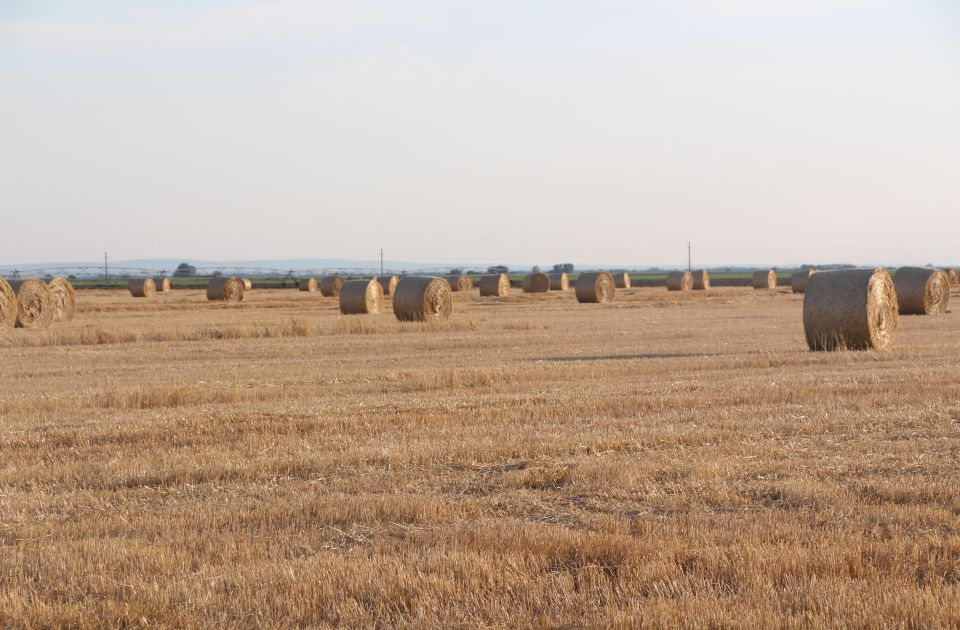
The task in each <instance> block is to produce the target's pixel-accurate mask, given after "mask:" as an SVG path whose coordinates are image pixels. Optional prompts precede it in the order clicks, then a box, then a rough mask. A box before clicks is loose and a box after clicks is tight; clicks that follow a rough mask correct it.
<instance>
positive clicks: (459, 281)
mask: <svg viewBox="0 0 960 630" xmlns="http://www.w3.org/2000/svg"><path fill="white" fill-rule="evenodd" d="M446 279H447V283H448V284H449V285H450V290H451V291H469V290H470V289H472V288H473V280H471V279H470V276H465V275H463V274H460V275H459V276H447V278H446Z"/></svg>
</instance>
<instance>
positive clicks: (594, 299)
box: [576, 271, 617, 304]
mask: <svg viewBox="0 0 960 630" xmlns="http://www.w3.org/2000/svg"><path fill="white" fill-rule="evenodd" d="M576 291H577V302H580V303H581V304H583V303H595V304H596V303H599V304H607V303H609V302H613V298H614V296H615V294H616V292H617V283H616V281H615V280H614V279H613V276H611V275H610V274H609V273H607V272H606V271H598V272H592V273H581V274H580V277H578V278H577V286H576Z"/></svg>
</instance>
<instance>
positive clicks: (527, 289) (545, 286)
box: [520, 271, 550, 293]
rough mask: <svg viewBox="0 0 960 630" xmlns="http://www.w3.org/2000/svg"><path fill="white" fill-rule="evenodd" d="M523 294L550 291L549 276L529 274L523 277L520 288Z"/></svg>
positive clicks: (538, 273)
mask: <svg viewBox="0 0 960 630" xmlns="http://www.w3.org/2000/svg"><path fill="white" fill-rule="evenodd" d="M520 288H521V289H522V290H523V292H524V293H546V292H547V291H549V290H550V276H548V275H547V274H545V273H540V272H539V271H538V272H537V273H531V274H527V275H526V276H524V277H523V284H522V285H521V286H520Z"/></svg>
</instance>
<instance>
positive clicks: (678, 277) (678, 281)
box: [667, 271, 693, 291]
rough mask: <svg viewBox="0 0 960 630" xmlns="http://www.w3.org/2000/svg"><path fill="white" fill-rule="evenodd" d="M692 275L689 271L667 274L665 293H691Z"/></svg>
mask: <svg viewBox="0 0 960 630" xmlns="http://www.w3.org/2000/svg"><path fill="white" fill-rule="evenodd" d="M692 290H693V274H692V273H690V272H689V271H671V272H670V273H669V274H667V291H692Z"/></svg>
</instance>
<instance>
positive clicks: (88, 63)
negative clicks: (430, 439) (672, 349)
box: [0, 0, 960, 266]
mask: <svg viewBox="0 0 960 630" xmlns="http://www.w3.org/2000/svg"><path fill="white" fill-rule="evenodd" d="M0 219H2V221H0V226H2V227H0V230H2V231H0V234H3V237H4V238H3V239H2V241H0V243H2V244H0V265H3V266H6V265H11V264H16V263H37V262H54V261H96V260H98V259H101V260H102V257H103V252H104V251H107V252H109V254H110V257H111V259H114V260H123V259H138V258H159V257H164V258H166V257H171V258H177V257H182V258H194V259H208V260H240V259H243V260H252V259H284V258H343V259H352V260H358V259H366V260H369V259H374V258H376V257H377V256H378V254H379V249H380V248H381V247H382V248H383V249H384V251H385V253H386V256H387V257H388V258H390V259H394V260H410V261H419V262H425V263H431V262H437V263H440V262H451V263H454V262H457V263H476V264H481V263H488V264H494V263H497V262H501V261H511V262H513V263H522V264H530V265H534V264H539V265H552V264H553V263H558V262H573V263H576V264H593V265H638V266H640V265H643V266H647V265H661V266H672V265H685V264H686V262H687V260H686V259H687V243H688V241H689V242H691V243H692V250H693V258H694V260H693V263H694V265H706V266H711V265H712V266H718V265H724V264H746V265H774V264H779V265H788V264H801V263H810V264H817V263H821V264H825V263H830V262H847V263H853V264H864V265H871V264H927V263H933V264H954V265H960V229H958V228H960V2H957V1H956V0H635V1H627V0H583V1H579V2H575V1H572V0H318V1H316V2H299V1H282V0H281V1H277V2H245V1H226V0H219V1H208V2H203V1H201V0H191V1H187V0H163V1H159V0H157V1H149V0H123V1H119V0H117V1H108V0H86V1H85V2H82V3H81V2H75V1H72V0H62V1H48V0H0Z"/></svg>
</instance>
